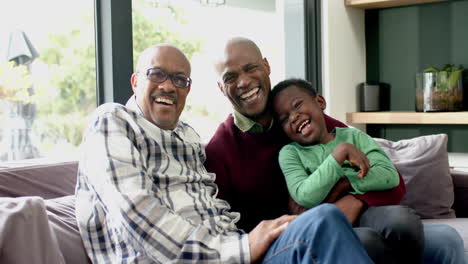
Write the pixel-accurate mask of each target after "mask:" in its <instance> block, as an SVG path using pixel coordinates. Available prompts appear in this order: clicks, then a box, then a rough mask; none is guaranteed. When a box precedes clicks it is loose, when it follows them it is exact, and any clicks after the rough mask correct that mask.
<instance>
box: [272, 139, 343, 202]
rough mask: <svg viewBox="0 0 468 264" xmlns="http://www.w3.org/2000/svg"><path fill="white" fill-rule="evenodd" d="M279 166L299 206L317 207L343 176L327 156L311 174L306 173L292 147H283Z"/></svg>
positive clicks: (341, 171) (333, 161) (340, 170)
mask: <svg viewBox="0 0 468 264" xmlns="http://www.w3.org/2000/svg"><path fill="white" fill-rule="evenodd" d="M279 164H280V167H281V170H282V171H283V174H284V176H285V178H286V183H287V186H288V190H289V194H290V195H291V197H292V198H293V199H294V200H295V201H296V202H297V203H298V204H299V205H301V206H304V207H306V208H311V207H314V206H316V205H319V204H320V203H321V202H322V201H323V200H324V199H325V198H326V197H327V195H328V193H329V192H330V190H331V189H332V188H333V186H335V184H336V183H337V182H338V181H339V180H340V178H341V177H342V176H343V175H344V173H343V170H342V168H341V166H340V165H339V164H338V163H337V162H336V160H335V159H334V158H333V156H332V155H329V156H328V157H327V158H326V159H325V160H324V161H323V162H322V163H321V164H320V165H319V166H318V167H317V169H316V170H315V171H313V172H308V171H307V170H306V168H305V167H304V165H303V164H302V162H301V158H300V155H299V154H298V152H297V149H296V148H295V147H294V146H291V145H287V146H285V147H283V149H282V150H281V151H280V155H279Z"/></svg>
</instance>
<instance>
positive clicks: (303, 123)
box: [296, 120, 310, 134]
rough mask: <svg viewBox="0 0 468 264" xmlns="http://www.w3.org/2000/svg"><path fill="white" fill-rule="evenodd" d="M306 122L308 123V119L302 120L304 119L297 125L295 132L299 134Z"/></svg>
mask: <svg viewBox="0 0 468 264" xmlns="http://www.w3.org/2000/svg"><path fill="white" fill-rule="evenodd" d="M308 124H310V120H304V121H303V122H302V123H301V124H300V125H299V127H298V128H297V130H296V134H301V133H302V129H304V128H305V127H306V126H307V125H308Z"/></svg>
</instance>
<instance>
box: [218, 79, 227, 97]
mask: <svg viewBox="0 0 468 264" xmlns="http://www.w3.org/2000/svg"><path fill="white" fill-rule="evenodd" d="M216 83H217V84H218V88H219V90H220V91H221V92H222V93H223V94H224V95H226V94H225V93H224V86H223V85H222V84H221V83H220V82H219V81H217V82H216Z"/></svg>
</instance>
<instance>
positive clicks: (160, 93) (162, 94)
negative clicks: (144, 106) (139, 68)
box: [151, 91, 177, 102]
mask: <svg viewBox="0 0 468 264" xmlns="http://www.w3.org/2000/svg"><path fill="white" fill-rule="evenodd" d="M157 97H164V98H168V99H170V100H172V101H174V102H177V97H176V96H175V95H174V93H168V92H164V91H157V92H154V93H152V94H151V99H152V100H153V101H154V100H155V99H156V98H157Z"/></svg>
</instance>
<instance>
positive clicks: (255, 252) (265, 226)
mask: <svg viewBox="0 0 468 264" xmlns="http://www.w3.org/2000/svg"><path fill="white" fill-rule="evenodd" d="M296 217H297V215H283V216H281V217H279V218H276V219H273V220H264V221H262V222H260V224H258V225H257V226H256V227H255V228H254V229H252V231H250V233H249V246H250V260H251V262H252V263H253V262H256V261H257V260H259V259H260V258H261V257H262V256H263V255H264V254H265V253H266V251H267V250H268V248H270V245H271V243H273V241H274V240H275V239H276V238H278V236H279V235H280V234H281V233H282V232H283V231H284V230H285V229H286V227H287V226H288V224H289V222H291V221H292V220H294V219H295V218H296Z"/></svg>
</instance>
